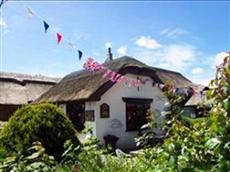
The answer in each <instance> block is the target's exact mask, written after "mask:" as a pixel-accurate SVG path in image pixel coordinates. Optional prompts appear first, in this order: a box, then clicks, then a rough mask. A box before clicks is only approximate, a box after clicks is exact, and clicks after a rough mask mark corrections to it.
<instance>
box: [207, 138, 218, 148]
mask: <svg viewBox="0 0 230 172" xmlns="http://www.w3.org/2000/svg"><path fill="white" fill-rule="evenodd" d="M220 143H221V142H220V140H218V139H217V138H211V139H210V140H208V141H207V142H206V143H205V147H206V148H208V149H214V148H215V147H217V146H218V145H220Z"/></svg>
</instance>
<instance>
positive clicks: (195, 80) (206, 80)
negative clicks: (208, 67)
mask: <svg viewBox="0 0 230 172" xmlns="http://www.w3.org/2000/svg"><path fill="white" fill-rule="evenodd" d="M188 78H189V79H190V80H191V81H192V82H193V83H196V84H201V85H204V86H208V84H209V83H210V81H211V80H212V79H213V78H214V77H210V76H208V77H205V76H201V77H197V76H192V77H188Z"/></svg>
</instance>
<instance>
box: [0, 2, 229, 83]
mask: <svg viewBox="0 0 230 172" xmlns="http://www.w3.org/2000/svg"><path fill="white" fill-rule="evenodd" d="M27 7H30V8H31V9H32V10H33V11H34V12H35V13H36V15H37V16H38V17H36V16H35V17H32V18H31V17H29V16H28V14H27ZM1 10H2V11H1V18H0V27H1V39H2V42H1V51H2V52H1V71H5V72H19V73H30V74H43V75H49V76H58V77H60V76H64V75H66V74H68V73H70V72H72V71H75V70H79V69H82V65H83V63H84V61H85V60H86V58H87V57H93V58H94V59H95V60H96V61H98V62H104V60H105V58H106V53H107V50H106V49H107V48H106V45H107V46H108V45H112V52H113V55H114V57H115V58H117V57H119V56H123V55H128V56H132V57H135V58H136V59H138V60H140V61H142V62H145V63H147V64H149V65H152V66H155V67H162V68H166V69H169V70H175V71H179V72H181V73H182V74H184V75H185V76H186V77H187V78H189V79H190V80H192V81H194V82H196V83H200V84H207V82H208V81H209V80H210V79H211V78H213V76H214V73H215V65H216V64H218V63H219V62H220V61H221V59H222V58H223V56H224V53H223V52H225V51H227V50H230V2H228V1H209V2H206V1H203V2H202V1H195V2H192V1H190V2H183V1H177V2H170V1H168V2H166V1H165V2H158V1H152V2H148V1H145V2H141V1H140V2H137V1H128V2H121V1H120V2H118V1H114V2H103V1H100V2H93V1H92V2H83V1H69V2H66V1H65V2H64V1H50V2H44V1H34V2H33V1H29V2H28V1H21V2H20V1H10V0H9V1H8V2H6V3H5V4H4V5H3V6H2V9H1ZM42 20H45V21H46V22H47V23H48V24H50V29H49V30H48V33H44V28H43V24H42ZM53 32H60V33H62V35H63V37H64V40H69V41H71V42H72V43H74V44H75V45H76V47H77V48H79V49H80V50H82V51H83V53H84V55H83V58H82V60H81V61H78V55H77V52H75V51H73V50H72V49H71V48H70V47H69V46H68V45H67V43H66V42H65V41H63V42H61V44H60V45H57V43H56V36H55V35H54V34H53Z"/></svg>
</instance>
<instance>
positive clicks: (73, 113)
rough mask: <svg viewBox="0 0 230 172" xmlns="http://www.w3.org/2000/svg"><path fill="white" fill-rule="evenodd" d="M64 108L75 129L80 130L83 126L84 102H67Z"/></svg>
mask: <svg viewBox="0 0 230 172" xmlns="http://www.w3.org/2000/svg"><path fill="white" fill-rule="evenodd" d="M66 110H67V114H68V116H69V118H70V120H71V121H72V123H73V124H74V127H75V128H76V129H77V131H82V130H83V129H84V128H85V126H84V123H85V103H67V104H66Z"/></svg>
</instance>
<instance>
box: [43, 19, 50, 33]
mask: <svg viewBox="0 0 230 172" xmlns="http://www.w3.org/2000/svg"><path fill="white" fill-rule="evenodd" d="M43 24H44V28H45V32H47V30H48V28H49V27H50V26H49V25H48V24H47V23H46V22H45V21H44V20H43Z"/></svg>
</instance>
